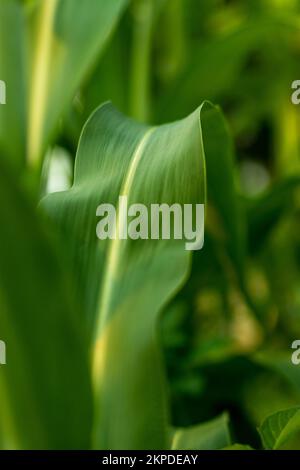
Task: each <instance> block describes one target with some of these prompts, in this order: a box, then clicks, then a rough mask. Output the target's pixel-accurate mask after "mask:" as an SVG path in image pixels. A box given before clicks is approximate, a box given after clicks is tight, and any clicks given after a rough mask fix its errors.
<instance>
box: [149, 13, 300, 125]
mask: <svg viewBox="0 0 300 470" xmlns="http://www.w3.org/2000/svg"><path fill="white" fill-rule="evenodd" d="M197 8H198V7H197ZM279 31H282V32H289V31H296V28H295V26H293V25H292V24H290V23H288V22H286V21H283V20H280V19H278V18H276V17H275V16H274V17H271V16H270V15H268V16H267V15H253V17H252V18H251V19H249V20H248V21H246V22H243V23H242V25H241V26H239V27H238V28H236V29H235V30H234V31H230V32H229V33H228V32H226V33H222V34H219V35H218V36H215V37H213V38H212V39H209V40H207V39H206V41H205V42H203V41H201V42H199V43H197V42H192V41H191V43H190V49H191V51H192V54H191V58H190V60H189V62H188V63H187V66H186V68H185V70H184V71H183V72H182V73H181V75H180V76H179V77H178V79H177V80H175V81H174V84H173V85H172V86H169V87H168V89H167V90H165V91H164V93H163V94H162V96H161V97H159V98H158V103H157V107H156V111H157V114H156V115H157V118H158V119H159V120H165V119H168V118H169V116H170V115H171V116H177V115H178V113H185V112H186V111H187V109H189V107H190V106H191V105H192V103H193V102H195V100H200V101H202V100H203V99H210V100H217V99H219V97H220V96H221V95H222V94H224V93H225V92H226V91H228V90H230V92H231V93H232V86H233V84H234V83H238V85H239V82H238V80H240V79H241V71H242V69H243V67H244V66H245V64H246V62H247V60H248V59H249V57H250V55H251V53H253V52H255V51H257V50H260V49H261V48H262V45H263V44H268V41H269V39H270V37H272V38H273V40H274V41H276V42H277V44H279V41H280V38H281V36H280V35H279V33H278V32H279ZM174 96H176V100H174ZM160 122H161V121H160Z"/></svg>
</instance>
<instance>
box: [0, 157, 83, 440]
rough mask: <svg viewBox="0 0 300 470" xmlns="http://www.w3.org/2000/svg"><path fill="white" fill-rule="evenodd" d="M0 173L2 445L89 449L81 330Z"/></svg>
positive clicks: (61, 276)
mask: <svg viewBox="0 0 300 470" xmlns="http://www.w3.org/2000/svg"><path fill="white" fill-rule="evenodd" d="M0 166H1V167H0V198H1V201H2V203H1V205H0V218H1V231H0V246H1V250H0V339H1V340H2V341H5V343H6V365H1V366H0V429H3V430H4V437H5V441H4V442H3V443H2V445H3V447H4V448H13V449H69V448H77V449H81V448H88V447H89V446H90V436H91V424H92V418H91V415H92V410H91V402H92V400H91V387H90V370H89V366H88V358H87V341H86V337H85V334H84V330H85V327H84V325H83V324H82V323H83V322H82V320H80V316H79V314H78V311H77V306H76V303H75V302H74V301H73V299H72V297H71V295H70V287H69V282H68V280H67V277H66V273H65V270H64V268H63V266H62V264H61V263H59V262H58V261H57V259H58V258H57V253H56V250H55V249H54V248H53V247H52V243H51V242H50V241H49V236H48V235H46V233H45V229H44V228H43V227H42V226H41V224H40V222H39V221H38V219H37V217H36V215H35V213H34V210H33V209H32V207H31V205H30V204H29V202H28V201H27V199H26V196H25V195H24V194H23V193H22V192H21V191H20V189H19V188H18V186H17V184H16V181H15V179H14V178H13V177H12V175H11V174H10V173H8V172H7V171H6V170H5V169H4V167H3V164H2V163H0ZM49 228H50V227H48V229H49Z"/></svg>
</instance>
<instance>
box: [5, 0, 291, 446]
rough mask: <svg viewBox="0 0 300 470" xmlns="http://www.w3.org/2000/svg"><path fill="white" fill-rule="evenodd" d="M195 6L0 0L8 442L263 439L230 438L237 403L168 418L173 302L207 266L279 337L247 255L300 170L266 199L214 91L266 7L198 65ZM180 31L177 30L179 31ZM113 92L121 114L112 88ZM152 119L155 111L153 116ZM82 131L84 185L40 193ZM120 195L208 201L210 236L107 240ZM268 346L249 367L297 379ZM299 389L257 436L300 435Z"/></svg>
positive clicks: (206, 50) (207, 48)
mask: <svg viewBox="0 0 300 470" xmlns="http://www.w3.org/2000/svg"><path fill="white" fill-rule="evenodd" d="M190 3H193V2H190ZM185 6H186V5H185V0H171V1H167V0H166V1H163V0H135V1H133V2H129V1H127V0H112V1H107V0H89V2H88V6H87V5H86V2H80V1H78V0H0V79H1V83H3V84H4V85H5V88H3V90H4V91H5V99H1V100H0V101H1V104H0V155H1V158H0V167H1V171H0V195H1V201H2V203H1V205H0V219H1V231H0V246H1V250H0V285H1V289H0V339H1V340H2V339H3V340H4V341H5V346H6V351H5V353H6V361H5V362H6V363H5V364H2V365H0V446H1V448H2V449H199V450H202V449H225V448H226V449H236V450H238V449H250V448H251V447H250V446H249V445H247V444H245V445H244V444H235V441H236V439H235V436H234V433H232V429H231V427H230V420H231V416H230V413H228V412H227V411H226V407H223V408H222V410H218V412H216V413H214V416H213V417H212V416H209V418H210V419H203V420H201V422H200V423H195V422H193V423H191V422H190V423H187V424H188V425H186V426H184V425H180V424H178V423H176V422H175V423H174V419H173V409H172V404H173V402H172V393H171V392H170V389H171V388H172V383H171V382H172V381H171V380H170V374H168V373H167V366H166V357H165V349H164V347H163V345H164V344H165V343H164V341H165V337H164V328H163V325H164V322H165V320H166V319H168V318H169V319H170V318H175V320H176V315H175V314H174V315H173V311H172V309H173V308H174V310H176V308H178V306H179V307H180V305H184V306H188V308H190V309H192V308H193V305H192V304H193V301H192V299H194V298H196V297H197V295H198V288H200V289H201V285H202V283H203V284H204V283H205V282H209V281H207V278H208V279H209V275H210V274H209V273H210V269H212V270H213V271H214V273H215V274H214V276H215V279H217V285H218V289H219V291H220V292H221V293H222V296H223V297H222V298H223V300H224V310H226V309H228V304H227V303H226V302H228V299H229V295H230V294H232V293H233V292H234V293H235V294H236V295H239V299H242V300H239V302H240V303H242V306H243V308H242V310H243V309H245V308H247V309H248V310H249V311H250V312H251V314H249V317H250V318H251V321H252V322H254V323H255V325H259V327H257V328H261V329H263V331H265V332H266V335H267V332H268V327H269V326H268V325H269V324H270V323H271V320H270V319H269V318H266V315H265V314H264V311H263V307H262V305H260V304H259V303H258V302H257V301H256V299H255V296H253V295H252V291H251V288H249V282H248V281H249V276H248V270H247V259H248V257H249V256H250V255H251V254H252V253H256V250H257V245H256V244H255V243H253V246H251V241H250V242H248V243H247V236H249V234H250V235H251V240H256V239H259V241H260V242H262V241H263V242H264V241H265V240H266V239H267V238H268V236H269V234H270V233H271V232H272V231H273V230H274V227H275V225H276V223H277V222H278V220H279V219H280V217H281V213H282V211H284V210H285V208H286V204H285V201H286V199H285V198H288V201H290V198H291V197H292V196H293V194H294V191H295V189H296V188H297V187H298V185H299V178H298V177H293V178H291V179H289V180H288V181H285V182H284V183H283V184H282V185H279V186H280V187H279V190H278V189H277V188H275V190H274V191H269V192H268V193H266V194H264V195H263V196H262V197H260V198H257V199H253V200H252V199H251V200H250V199H249V200H248V199H246V198H242V197H241V195H240V189H239V187H238V185H237V183H236V175H235V168H236V159H235V151H234V142H233V137H232V132H231V131H230V129H229V126H228V123H227V122H226V120H225V118H224V116H223V113H222V111H221V109H220V108H219V107H218V106H215V105H214V104H212V103H211V102H210V101H207V100H206V98H210V99H211V98H212V96H210V91H209V90H210V86H212V84H211V83H210V81H211V80H212V79H213V80H216V78H218V77H217V75H218V74H217V68H218V67H217V63H218V61H219V59H220V58H222V60H223V61H225V62H226V67H227V68H226V74H225V78H224V77H223V78H222V77H220V81H221V83H220V85H219V82H218V84H217V85H215V86H220V88H219V89H218V93H219V94H220V95H221V94H222V93H225V92H226V90H227V89H228V81H229V82H230V80H231V77H233V76H234V74H235V71H236V70H239V69H240V68H241V64H242V62H243V60H245V57H247V54H249V51H250V52H252V51H253V50H254V49H255V47H256V46H257V44H258V41H261V40H263V37H264V35H265V32H266V23H265V18H261V17H259V19H260V21H259V22H254V24H255V28H253V29H251V28H250V29H249V28H248V29H247V28H246V29H243V28H241V30H240V31H239V32H238V35H237V42H238V44H239V47H238V48H237V49H235V52H234V54H231V53H232V43H233V39H232V37H231V36H230V35H229V36H228V37H227V38H225V39H224V41H221V42H218V41H216V43H213V45H211V44H208V45H201V47H200V50H201V51H200V57H201V61H200V63H199V64H196V66H195V69H196V73H195V74H194V75H190V70H191V67H187V68H185V51H186V44H185V39H186V38H185V35H184V27H183V24H182V22H181V21H182V12H183V11H184V10H185ZM224 8H225V7H224ZM207 9H208V10H209V7H207ZM126 15H132V16H130V18H133V19H132V24H133V26H132V30H133V33H132V44H131V50H130V53H131V69H130V72H129V73H128V75H127V79H128V80H129V85H128V90H127V89H126V92H124V89H125V85H124V83H123V76H122V74H120V76H116V75H114V73H115V72H116V70H117V69H115V68H114V66H112V63H113V61H112V58H113V59H114V60H116V57H123V55H124V56H126V53H127V52H126V51H127V49H128V48H129V47H128V44H127V42H126V38H127V34H128V32H127V29H126V28H127V23H126V19H127V21H128V16H126ZM160 21H162V22H164V21H165V23H164V24H165V25H166V28H165V31H164V34H165V38H164V39H163V41H165V42H166V44H167V45H168V46H169V47H170V50H169V52H168V61H167V62H168V65H169V66H168V67H166V68H165V69H163V70H162V71H161V72H160V80H161V82H162V84H161V89H162V90H163V91H164V93H163V96H162V97H160V99H159V97H158V96H157V97H156V99H152V97H151V93H152V87H151V81H150V79H151V71H150V68H151V67H150V66H151V54H152V53H153V49H152V48H153V44H154V36H155V31H156V28H157V29H159V28H158V26H159V22H160ZM287 23H288V25H287V24H284V25H282V24H281V23H280V21H279V19H278V18H277V17H275V16H274V17H271V18H269V21H268V23H267V28H269V29H268V34H277V31H278V27H279V26H278V25H279V24H280V27H281V28H282V31H283V34H290V32H293V31H294V25H293V23H292V22H288V21H287ZM174 31H175V32H174ZM287 31H288V33H287ZM170 35H171V37H172V38H173V39H174V35H175V36H176V40H175V39H174V41H173V40H172V41H169V42H168V38H169V39H170ZM163 41H162V42H163ZM106 47H107V50H106V51H105V48H106ZM166 50H167V48H166ZM224 58H225V59H224ZM116 62H117V61H116ZM122 63H123V62H122V60H121V61H120V62H118V64H119V66H120V69H118V70H119V71H120V70H123V69H122V66H123V65H124V64H123V65H122ZM104 68H105V69H106V70H108V71H110V72H112V75H111V74H110V73H109V74H106V75H105V73H103V70H104ZM198 69H200V73H198V72H199V70H198ZM102 75H103V77H102ZM107 77H108V78H107ZM128 77H129V78H128ZM221 78H222V80H221ZM195 80H199V84H198V83H197V86H196V88H197V92H195V93H194V94H192V95H191V90H192V89H193V90H195V86H194V83H195ZM124 81H125V77H124ZM178 83H180V87H179V88H180V90H181V92H180V94H179V95H178V99H177V91H176V90H178ZM198 85H199V86H198ZM4 91H3V92H4ZM206 94H207V96H205V95H206ZM103 95H105V96H103ZM125 95H126V96H129V103H127V104H124V103H125V101H126V99H124V100H123V98H124V96H125ZM3 96H4V95H3ZM111 97H112V98H114V97H116V100H115V101H116V102H117V104H118V105H119V107H120V108H121V111H120V110H118V109H117V107H115V106H114V104H112V103H111V102H110V101H107V100H109V99H110V98H111ZM122 97H123V98H122ZM195 97H197V100H196V99H195ZM102 101H105V102H104V104H101V102H102ZM2 103H3V104H2ZM187 108H188V109H187ZM82 109H83V110H82ZM92 110H93V111H92ZM122 111H125V112H122ZM177 111H180V116H179V115H177V114H179V113H177ZM127 115H128V117H127ZM184 116H187V117H184ZM169 118H170V119H169ZM151 119H153V120H154V121H155V122H156V123H157V124H156V125H150V124H148V123H149V122H150V121H151ZM166 122H167V123H166ZM168 122H170V123H168ZM243 124H244V125H246V124H245V123H243ZM70 136H71V137H70ZM74 136H75V137H76V138H77V137H79V141H78V145H77V146H76V147H77V149H76V157H75V163H74V178H73V181H72V185H70V187H69V188H66V189H65V190H64V191H60V192H55V193H51V194H47V195H45V181H46V180H47V178H49V175H48V174H47V158H46V154H47V150H48V149H49V148H53V147H55V145H56V144H57V143H59V144H61V142H64V141H63V137H64V138H65V141H67V140H68V139H71V140H72V142H74ZM74 147H75V146H74ZM72 150H73V149H72ZM278 195H279V196H278ZM120 196H126V197H127V198H128V201H129V202H130V203H131V204H136V203H142V204H144V205H145V206H149V205H151V204H163V203H165V204H169V205H172V204H175V203H179V204H182V205H183V204H205V206H206V211H207V220H206V224H207V227H208V228H207V231H206V241H205V246H204V249H203V250H201V251H200V252H199V253H195V255H194V256H192V252H190V251H187V250H185V248H184V241H183V240H177V239H171V240H164V239H158V240H148V239H139V240H128V239H124V240H123V239H118V238H117V239H109V238H108V239H106V240H99V239H97V237H96V224H97V217H96V208H97V206H98V205H99V204H101V203H107V204H112V205H114V206H115V207H117V212H118V211H120V208H119V207H118V201H119V198H120ZM266 221H267V223H266ZM206 243H207V245H206ZM257 244H258V243H257ZM206 246H208V248H206ZM269 246H270V245H268V247H269ZM251 250H252V251H251ZM206 276H207V277H206ZM219 282H220V283H219ZM270 282H271V281H270ZM219 286H222V287H219ZM224 286H225V287H224ZM237 293H238V294H237ZM174 306H175V307H174ZM243 311H244V310H243ZM228 322H229V319H228ZM175 329H176V331H177V333H178V332H179V331H180V326H179V327H178V326H176V328H175ZM200 349H201V348H200ZM256 352H257V351H255V354H253V355H251V357H249V358H246V359H245V361H246V367H247V370H248V368H249V370H250V369H251V367H252V368H254V369H255V374H254V375H255V377H256V376H258V375H259V373H258V372H257V371H258V370H261V369H262V370H264V371H265V370H267V371H270V370H272V371H274V370H275V369H277V372H278V371H279V372H278V373H279V374H281V376H283V375H285V376H288V380H289V381H290V382H296V379H295V378H294V375H293V374H291V373H290V371H288V372H287V370H289V369H287V367H286V362H284V365H282V364H283V363H281V362H280V361H278V362H277V363H276V364H274V361H269V360H268V358H267V357H266V355H265V354H263V353H261V354H256ZM218 353H219V349H218V348H216V354H218ZM222 354H224V356H226V354H227V353H226V352H224V350H223V349H222ZM234 354H235V351H234V350H230V352H229V353H228V356H230V357H231V355H232V356H233V357H234V359H235V356H234ZM204 356H205V354H204ZM186 357H187V358H188V361H191V362H190V364H191V366H190V370H192V372H193V374H194V369H196V370H198V369H197V368H199V367H200V368H201V367H202V365H203V359H201V360H200V361H198V358H197V355H194V354H191V355H190V356H186ZM201 357H202V356H201ZM197 361H198V362H197ZM247 361H248V362H247ZM0 362H1V361H0ZM211 362H214V361H212V360H211V358H209V360H208V364H209V365H211ZM250 363H251V366H250V365H249V364H250ZM260 368H261V369H260ZM232 370H233V367H232ZM251 370H252V369H251ZM256 374H257V375H256ZM193 377H195V375H193ZM297 387H299V383H298V382H297ZM289 404H290V405H291V406H290V407H288V406H287V407H286V408H287V409H286V410H285V411H278V409H277V410H276V413H269V414H270V416H269V417H266V418H265V419H264V420H262V424H261V426H260V428H259V434H258V433H257V435H256V437H254V438H253V440H254V441H255V440H256V442H257V441H259V442H260V444H259V445H260V446H263V447H264V448H265V449H279V448H284V447H286V446H289V445H294V446H298V442H299V432H300V421H299V406H296V403H294V402H292V403H289ZM203 407H205V403H203ZM220 411H222V413H221V414H220ZM273 411H274V410H273ZM217 414H218V416H217ZM175 421H176V420H175ZM259 435H260V438H261V440H259V439H260V438H259Z"/></svg>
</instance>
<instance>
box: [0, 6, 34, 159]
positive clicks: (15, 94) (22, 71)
mask: <svg viewBox="0 0 300 470" xmlns="http://www.w3.org/2000/svg"><path fill="white" fill-rule="evenodd" d="M26 40H27V39H26V18H25V14H24V10H23V8H22V6H21V5H20V3H19V2H17V1H16V0H2V1H1V2H0V80H3V81H4V82H5V84H6V104H5V105H0V148H1V149H2V156H3V154H5V155H7V157H8V158H9V159H10V160H12V161H14V162H16V163H17V165H18V166H19V165H22V164H24V162H25V148H26V80H25V76H26V72H27V71H26V65H27V64H26V60H25V57H26V53H25V50H26Z"/></svg>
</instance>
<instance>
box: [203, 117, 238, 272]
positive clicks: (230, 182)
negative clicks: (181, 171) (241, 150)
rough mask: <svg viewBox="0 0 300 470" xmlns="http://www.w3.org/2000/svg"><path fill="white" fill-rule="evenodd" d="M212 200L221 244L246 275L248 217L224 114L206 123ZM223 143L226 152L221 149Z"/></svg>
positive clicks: (208, 189) (208, 176) (211, 118)
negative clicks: (242, 208)
mask: <svg viewBox="0 0 300 470" xmlns="http://www.w3.org/2000/svg"><path fill="white" fill-rule="evenodd" d="M204 126H205V128H204V140H205V144H206V145H205V147H206V151H207V153H208V154H209V158H207V160H206V169H207V194H208V202H211V203H212V204H213V208H214V210H215V211H216V220H213V223H215V229H216V232H217V236H218V240H219V241H220V244H223V246H224V247H225V249H226V250H227V252H228V254H229V256H230V258H231V260H232V262H233V264H234V266H235V268H236V271H237V272H238V273H239V275H240V277H241V278H242V277H243V269H244V267H243V263H244V256H245V220H244V214H243V212H242V210H241V207H240V202H239V198H238V194H237V186H236V181H235V172H234V158H233V155H234V151H233V142H232V139H231V137H230V133H229V131H228V129H227V125H226V122H225V119H224V118H223V117H222V119H220V120H219V121H218V122H217V123H216V122H214V116H213V114H210V115H209V116H208V118H207V120H206V121H205V124H204ZM220 142H222V152H220Z"/></svg>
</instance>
